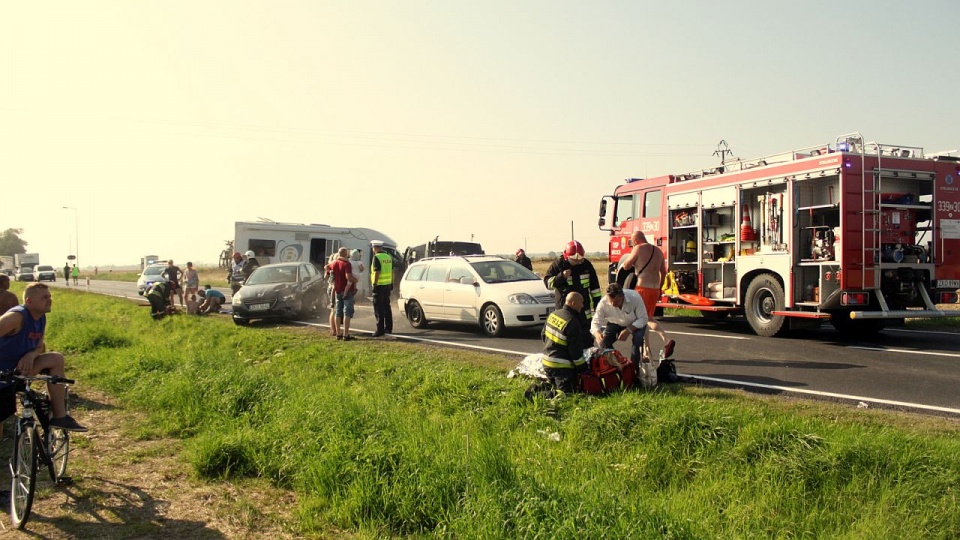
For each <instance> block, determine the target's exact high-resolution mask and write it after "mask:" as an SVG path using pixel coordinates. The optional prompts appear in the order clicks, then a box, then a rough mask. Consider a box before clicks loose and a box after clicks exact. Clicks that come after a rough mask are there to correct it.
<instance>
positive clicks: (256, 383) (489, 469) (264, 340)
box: [48, 290, 960, 539]
mask: <svg viewBox="0 0 960 540" xmlns="http://www.w3.org/2000/svg"><path fill="white" fill-rule="evenodd" d="M54 309H55V312H54V313H52V314H51V315H50V323H49V325H48V342H49V343H50V345H51V346H52V347H53V348H56V349H58V350H61V351H64V352H66V353H67V354H68V359H69V360H68V362H69V373H70V374H71V375H73V376H75V377H76V378H77V379H78V380H80V381H81V383H80V385H79V386H78V388H77V390H78V392H80V393H81V394H82V392H83V387H84V386H86V385H92V386H96V387H98V388H101V389H104V390H105V391H107V392H109V393H112V394H114V395H116V396H118V398H119V399H120V400H121V401H122V402H123V403H125V404H126V406H128V407H136V408H137V409H139V410H142V411H144V412H145V413H146V414H148V415H149V418H150V420H149V422H147V423H145V424H142V425H139V426H138V427H137V432H136V433H132V434H131V437H148V438H149V437H177V438H181V439H183V440H184V441H185V447H186V448H187V451H186V454H185V455H184V456H183V459H184V461H185V462H186V463H188V464H189V466H190V467H192V469H193V470H194V471H195V472H196V474H198V475H199V476H201V477H207V478H211V479H228V480H242V479H245V478H248V477H261V478H266V479H269V480H270V481H272V482H273V483H275V484H276V485H277V486H281V487H283V488H287V489H290V490H293V491H294V492H296V493H297V499H298V501H299V502H298V505H299V506H298V508H297V510H296V515H297V517H298V521H297V523H296V524H295V525H294V526H295V527H296V529H297V530H298V531H299V534H302V535H303V536H314V537H319V536H329V535H331V534H334V533H336V532H337V531H350V532H351V533H352V534H354V535H355V536H356V537H364V538H380V537H386V536H408V535H409V536H448V537H457V538H578V539H579V538H870V539H874V538H897V539H905V538H917V539H920V538H923V539H929V538H943V539H947V538H957V537H960V506H958V504H957V494H958V491H960V438H958V437H957V435H958V432H960V429H958V428H957V426H956V425H955V424H953V423H950V422H947V421H944V420H936V419H924V418H913V417H910V418H907V419H904V417H902V416H897V415H894V414H891V413H883V412H881V411H873V410H870V411H857V410H853V411H851V410H847V409H842V408H839V407H834V406H832V405H827V404H810V403H805V402H782V401H779V400H776V399H764V398H756V397H750V396H744V395H742V394H737V393H733V392H727V391H721V390H700V389H694V388H688V387H682V386H674V387H669V388H662V389H658V390H657V391H652V392H648V391H643V392H630V393H626V394H623V395H617V396H612V397H607V398H602V399H600V398H590V397H586V396H570V397H568V398H566V399H563V400H560V401H558V402H555V403H551V402H545V401H536V402H534V403H531V402H528V401H526V400H524V398H523V390H524V388H525V387H526V385H527V382H526V381H524V380H515V379H507V378H506V377H505V376H504V374H505V371H506V370H505V369H504V368H505V367H508V366H510V365H512V364H513V362H514V360H513V359H504V358H502V357H497V356H490V355H481V354H476V353H470V352H463V351H455V350H446V349H437V348H430V347H423V346H417V345H411V344H405V343H399V342H394V341H391V342H383V341H354V342H348V343H343V342H337V341H332V340H330V339H329V338H327V337H325V336H323V333H324V332H323V331H316V330H313V329H297V328H291V329H281V330H276V329H273V328H266V327H261V328H238V327H235V326H234V325H233V324H231V323H230V322H229V320H227V319H225V318H218V317H211V318H204V319H197V318H191V317H187V316H179V317H172V318H168V319H166V320H163V321H160V322H154V321H151V320H150V319H149V317H148V315H147V313H146V311H145V310H144V309H142V308H138V307H135V306H134V305H132V304H129V303H126V302H123V301H120V300H115V299H110V298H104V297H98V296H93V295H84V294H82V293H79V292H75V291H69V290H67V291H59V290H58V291H57V292H56V298H55V300H54ZM386 343H389V345H388V344H386ZM82 451H83V450H82V448H80V449H79V450H78V452H82ZM79 459H80V458H78V460H79Z"/></svg>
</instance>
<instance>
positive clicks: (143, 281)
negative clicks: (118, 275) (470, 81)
mask: <svg viewBox="0 0 960 540" xmlns="http://www.w3.org/2000/svg"><path fill="white" fill-rule="evenodd" d="M166 269H167V265H166V264H150V265H147V267H146V268H144V269H143V273H141V274H140V277H139V278H137V294H139V295H140V296H143V295H144V294H146V293H147V291H148V290H149V289H150V286H151V285H153V284H154V283H156V282H158V281H167V278H165V277H163V276H161V275H160V274H161V273H163V271H164V270H166Z"/></svg>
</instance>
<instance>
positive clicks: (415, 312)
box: [407, 300, 427, 328]
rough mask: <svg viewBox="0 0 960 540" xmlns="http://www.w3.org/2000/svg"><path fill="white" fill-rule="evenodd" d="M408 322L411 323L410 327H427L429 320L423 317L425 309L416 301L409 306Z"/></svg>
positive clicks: (412, 301)
mask: <svg viewBox="0 0 960 540" xmlns="http://www.w3.org/2000/svg"><path fill="white" fill-rule="evenodd" d="M407 320H408V321H410V326H412V327H414V328H423V327H425V326H427V318H426V317H424V316H423V308H422V307H420V304H418V303H417V301H416V300H411V301H410V303H408V304H407Z"/></svg>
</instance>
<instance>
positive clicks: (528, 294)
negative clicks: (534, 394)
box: [398, 255, 554, 337]
mask: <svg viewBox="0 0 960 540" xmlns="http://www.w3.org/2000/svg"><path fill="white" fill-rule="evenodd" d="M398 305H399V307H400V312H401V313H403V314H404V315H405V316H406V318H407V320H408V321H409V322H410V325H411V326H413V327H414V328H423V327H424V326H426V325H427V323H428V322H429V321H453V322H463V323H470V324H477V325H479V326H480V328H481V329H482V330H483V333H484V334H486V335H488V336H491V337H496V336H499V335H500V334H501V333H502V332H503V330H504V328H510V327H522V326H541V325H543V324H544V323H545V322H546V320H547V316H548V315H550V312H551V311H553V308H554V299H553V294H552V293H551V292H550V290H549V289H547V287H546V286H545V285H544V284H543V281H541V279H540V278H539V277H537V275H536V274H534V273H533V272H531V271H529V270H527V269H526V268H524V267H522V266H520V265H519V264H517V263H515V262H513V261H509V260H506V259H502V258H500V257H490V256H470V255H468V256H463V257H433V258H426V259H420V260H419V261H417V262H415V263H413V264H411V265H410V266H409V267H408V268H407V270H406V272H404V274H403V278H402V279H401V280H400V299H399V300H398Z"/></svg>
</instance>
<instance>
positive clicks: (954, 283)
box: [937, 279, 960, 289]
mask: <svg viewBox="0 0 960 540" xmlns="http://www.w3.org/2000/svg"><path fill="white" fill-rule="evenodd" d="M937 287H939V288H941V289H960V279H939V280H937Z"/></svg>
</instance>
